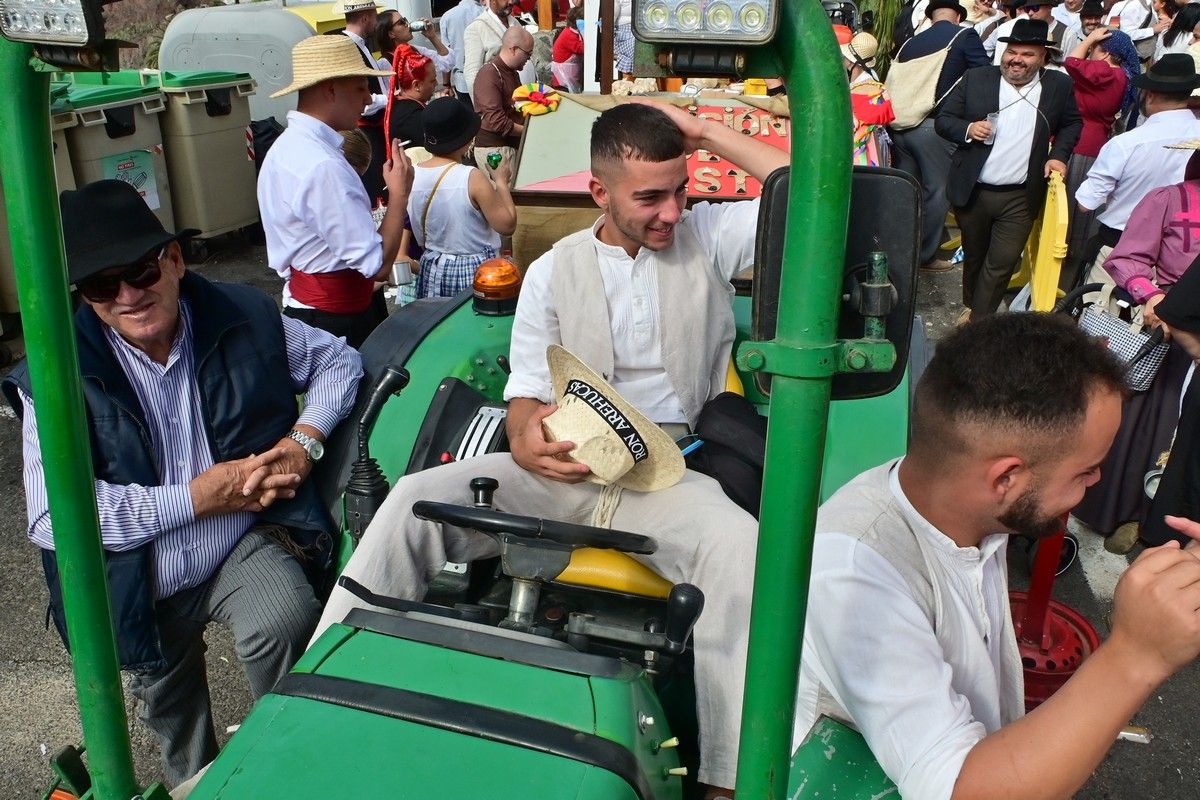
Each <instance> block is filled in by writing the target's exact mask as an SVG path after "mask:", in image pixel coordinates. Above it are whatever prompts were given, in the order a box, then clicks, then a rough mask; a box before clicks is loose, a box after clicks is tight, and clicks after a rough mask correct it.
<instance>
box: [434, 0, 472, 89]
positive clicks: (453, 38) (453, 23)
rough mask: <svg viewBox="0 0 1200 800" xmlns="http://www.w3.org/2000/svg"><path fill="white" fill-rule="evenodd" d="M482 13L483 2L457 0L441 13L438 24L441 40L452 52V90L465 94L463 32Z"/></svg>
mask: <svg viewBox="0 0 1200 800" xmlns="http://www.w3.org/2000/svg"><path fill="white" fill-rule="evenodd" d="M482 13H483V4H482V3H478V2H476V0H459V2H458V5H456V6H455V7H454V8H452V9H450V10H449V11H447V12H446V13H445V14H443V15H442V19H441V21H440V22H439V23H438V26H439V27H440V28H441V29H442V41H444V42H445V43H446V47H447V48H449V49H450V52H452V53H454V67H453V69H452V70H451V71H450V76H451V77H450V83H451V85H453V86H454V91H456V92H459V93H460V94H467V81H466V79H465V78H464V77H463V47H464V42H463V33H464V32H465V31H466V30H467V26H468V25H470V24H471V23H472V22H474V21H475V18H476V17H478V16H479V15H480V14H482Z"/></svg>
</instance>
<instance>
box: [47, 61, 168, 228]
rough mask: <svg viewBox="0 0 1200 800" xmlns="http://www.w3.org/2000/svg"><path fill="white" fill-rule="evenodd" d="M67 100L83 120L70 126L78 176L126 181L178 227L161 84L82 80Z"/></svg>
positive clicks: (68, 132) (164, 220) (162, 217)
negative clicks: (166, 153) (166, 151)
mask: <svg viewBox="0 0 1200 800" xmlns="http://www.w3.org/2000/svg"><path fill="white" fill-rule="evenodd" d="M135 74H136V73H135ZM67 102H68V103H69V104H70V105H71V108H72V109H73V110H74V112H75V119H76V123H77V124H76V125H75V127H73V128H68V129H66V138H67V143H68V145H69V147H70V152H71V166H72V169H73V171H74V173H75V182H76V183H77V184H79V185H83V184H86V183H91V182H93V181H98V180H104V179H106V178H116V179H118V180H123V181H126V182H128V183H129V184H131V185H132V186H133V187H134V188H135V189H137V190H138V192H140V193H141V195H142V197H143V198H144V199H145V201H146V205H148V206H150V208H151V209H152V210H153V211H154V213H155V214H156V215H157V216H158V218H159V220H160V221H161V222H162V224H163V226H164V227H166V228H167V229H168V230H175V228H176V226H175V214H174V209H173V207H172V203H171V183H170V178H169V177H168V173H167V162H166V158H165V156H164V155H163V135H162V129H161V128H160V127H159V117H160V116H161V115H162V112H163V111H164V110H166V102H165V101H164V100H163V96H162V93H161V92H160V91H159V90H158V87H157V86H140V85H131V86H123V85H99V86H90V85H86V84H83V83H79V82H76V83H74V84H73V85H71V86H70V88H69V90H68V92H67Z"/></svg>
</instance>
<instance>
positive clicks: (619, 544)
mask: <svg viewBox="0 0 1200 800" xmlns="http://www.w3.org/2000/svg"><path fill="white" fill-rule="evenodd" d="M413 514H414V515H415V516H417V517H418V518H420V519H426V520H430V521H432V522H446V523H449V524H451V525H457V526H458V527H460V528H473V529H475V530H477V531H480V532H481V533H488V534H506V535H510V536H514V537H516V538H519V539H521V540H522V543H523V544H528V545H532V546H534V547H536V546H538V544H539V542H554V543H556V544H561V545H566V546H568V547H571V548H577V547H598V548H601V549H605V550H620V551H622V552H624V553H639V554H642V555H650V554H651V553H653V552H654V551H655V550H657V549H658V545H657V544H656V543H655V541H654V540H653V539H651V538H650V537H649V536H639V535H638V534H636V533H626V532H625V531H614V530H609V529H607V528H595V527H592V526H591V525H575V524H572V523H570V522H559V521H558V520H553V519H539V518H538V517H526V516H522V515H520V514H509V513H506V512H504V511H496V510H494V509H491V508H477V507H473V506H458V505H454V504H452V503H434V502H431V501H429V500H420V501H418V502H416V503H413Z"/></svg>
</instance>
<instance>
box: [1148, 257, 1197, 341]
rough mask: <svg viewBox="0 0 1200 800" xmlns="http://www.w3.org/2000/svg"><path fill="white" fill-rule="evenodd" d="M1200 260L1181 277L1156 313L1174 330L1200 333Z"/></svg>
mask: <svg viewBox="0 0 1200 800" xmlns="http://www.w3.org/2000/svg"><path fill="white" fill-rule="evenodd" d="M1198 265H1200V258H1198V259H1196V260H1195V261H1193V262H1192V265H1191V266H1190V267H1188V268H1187V270H1185V271H1184V273H1183V274H1182V275H1180V276H1179V280H1178V281H1176V282H1175V285H1174V286H1172V287H1171V288H1170V289H1168V290H1167V296H1166V297H1164V298H1163V299H1162V301H1161V302H1160V303H1159V304H1158V305H1157V306H1155V307H1154V313H1155V314H1157V315H1158V318H1159V319H1161V320H1162V321H1163V322H1165V323H1167V324H1168V325H1170V326H1171V327H1172V328H1179V329H1180V330H1184V331H1187V332H1188V333H1200V266H1198Z"/></svg>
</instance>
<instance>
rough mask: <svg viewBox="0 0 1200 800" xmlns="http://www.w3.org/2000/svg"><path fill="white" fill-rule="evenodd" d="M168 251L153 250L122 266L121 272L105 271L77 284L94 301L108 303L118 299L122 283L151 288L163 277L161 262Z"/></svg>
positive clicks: (86, 296)
mask: <svg viewBox="0 0 1200 800" xmlns="http://www.w3.org/2000/svg"><path fill="white" fill-rule="evenodd" d="M166 252H167V249H166V248H165V247H164V248H162V249H160V250H159V251H158V252H157V253H155V252H153V251H151V252H149V253H146V255H144V256H142V257H141V258H140V259H138V260H137V261H135V262H133V263H132V264H128V265H126V266H124V267H121V269H120V271H119V272H104V273H101V274H99V275H93V276H91V277H90V278H84V279H83V280H81V281H79V283H78V284H77V285H78V287H79V293H80V294H81V295H83V296H84V297H85V298H86V299H88V300H91V301H92V302H93V303H108V302H111V301H113V300H115V299H117V295H119V294H120V293H121V284H122V283H124V284H126V285H128V286H129V287H130V288H131V289H149V288H150V287H151V286H153V285H154V284H156V283H158V281H159V279H160V278H161V277H162V266H161V263H160V262H161V261H162V257H163V256H164V255H165V254H166Z"/></svg>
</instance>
